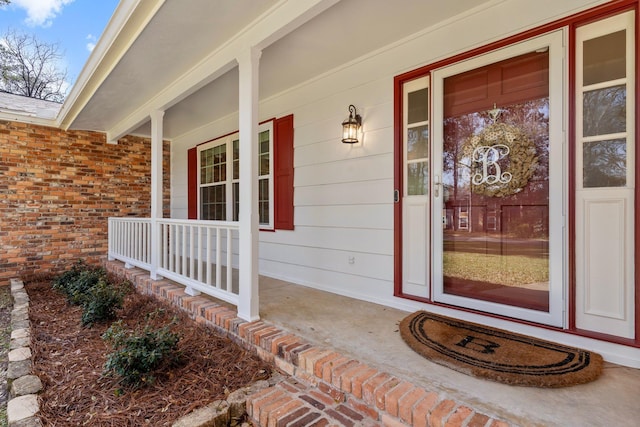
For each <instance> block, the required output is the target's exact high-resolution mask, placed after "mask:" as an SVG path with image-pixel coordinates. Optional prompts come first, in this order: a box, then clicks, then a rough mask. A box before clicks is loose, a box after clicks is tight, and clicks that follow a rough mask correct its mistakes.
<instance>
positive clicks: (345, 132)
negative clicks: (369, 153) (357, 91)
mask: <svg viewBox="0 0 640 427" xmlns="http://www.w3.org/2000/svg"><path fill="white" fill-rule="evenodd" d="M360 126H362V117H360V114H358V113H356V107H354V106H353V105H349V118H348V119H346V120H345V121H344V122H342V142H344V143H345V144H356V143H357V142H358V130H360Z"/></svg>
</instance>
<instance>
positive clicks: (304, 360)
mask: <svg viewBox="0 0 640 427" xmlns="http://www.w3.org/2000/svg"><path fill="white" fill-rule="evenodd" d="M327 353H329V350H327V349H323V348H318V347H311V348H310V349H308V350H305V351H303V352H301V353H300V354H299V355H298V367H300V368H302V369H304V370H305V371H307V372H308V373H310V374H313V366H314V365H315V363H316V361H317V360H318V359H320V358H322V357H324V355H325V354H327Z"/></svg>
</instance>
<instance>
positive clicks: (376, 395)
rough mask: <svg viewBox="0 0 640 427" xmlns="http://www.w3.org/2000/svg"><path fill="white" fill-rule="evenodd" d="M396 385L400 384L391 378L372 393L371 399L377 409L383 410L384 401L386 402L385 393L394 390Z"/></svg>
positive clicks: (397, 380)
mask: <svg viewBox="0 0 640 427" xmlns="http://www.w3.org/2000/svg"><path fill="white" fill-rule="evenodd" d="M398 384H400V380H399V379H397V378H391V379H390V380H389V381H387V382H385V383H384V384H382V385H380V386H379V387H378V388H377V389H376V390H375V391H374V392H373V399H374V401H375V404H376V406H377V407H378V409H382V410H384V409H385V406H386V401H387V393H389V392H390V391H391V390H392V389H394V388H395V387H396V386H397V385H398Z"/></svg>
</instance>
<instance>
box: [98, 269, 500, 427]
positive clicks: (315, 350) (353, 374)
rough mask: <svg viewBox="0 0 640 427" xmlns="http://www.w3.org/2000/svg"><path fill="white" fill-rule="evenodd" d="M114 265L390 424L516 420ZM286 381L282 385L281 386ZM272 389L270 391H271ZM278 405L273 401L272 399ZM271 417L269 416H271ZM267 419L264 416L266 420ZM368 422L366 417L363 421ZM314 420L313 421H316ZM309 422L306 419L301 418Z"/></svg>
mask: <svg viewBox="0 0 640 427" xmlns="http://www.w3.org/2000/svg"><path fill="white" fill-rule="evenodd" d="M105 267H106V268H107V270H108V271H110V272H112V273H114V274H116V275H119V276H121V277H124V278H126V279H128V280H130V281H131V282H132V283H133V284H134V285H135V287H136V288H137V289H138V291H139V292H141V293H145V294H149V295H153V296H156V297H157V298H159V299H164V300H166V301H168V302H170V303H172V304H173V305H175V306H177V307H179V308H181V309H182V310H184V311H186V312H187V313H188V314H189V315H190V317H191V318H192V319H194V320H195V321H196V322H198V323H204V324H207V325H209V326H211V327H213V328H214V329H216V330H217V331H218V332H219V333H221V334H222V335H224V336H227V337H229V338H230V339H231V340H233V341H234V342H236V343H237V344H239V345H240V346H242V347H244V348H246V349H248V350H250V351H253V352H255V353H256V354H257V355H258V356H259V357H260V358H261V359H263V360H264V361H266V362H268V363H271V364H272V365H274V366H275V367H276V368H277V369H279V370H280V371H282V372H284V373H286V374H288V375H289V376H291V377H293V378H295V379H296V381H299V382H301V383H303V384H307V385H308V386H309V387H313V389H315V390H317V391H318V392H320V393H322V394H325V395H328V396H329V397H330V398H331V399H333V400H335V401H336V403H343V404H344V405H345V406H346V407H349V408H351V409H352V410H354V411H355V412H356V413H360V414H362V415H364V416H366V417H368V418H367V419H371V420H373V421H374V422H375V423H376V424H375V425H386V426H413V427H426V426H444V425H446V426H447V427H507V426H509V425H510V424H509V423H508V422H506V421H504V420H501V419H498V418H496V417H494V416H491V415H489V414H485V413H482V412H479V411H476V410H474V409H473V408H472V407H471V406H470V405H466V404H464V403H462V402H458V401H456V400H452V399H450V398H448V396H446V395H445V394H444V393H442V392H439V391H436V390H428V389H426V388H422V387H420V386H416V385H414V384H412V383H410V382H408V381H404V380H402V379H399V378H397V377H395V376H393V375H390V374H388V373H385V372H382V371H379V370H377V369H376V368H373V367H370V366H368V365H366V364H364V363H362V362H360V361H358V360H355V359H352V358H350V357H349V356H347V355H343V354H340V353H338V352H336V351H335V350H333V349H331V348H323V347H319V346H315V345H312V344H310V343H309V342H307V341H305V340H304V339H302V338H300V337H298V336H297V335H295V334H292V333H290V332H288V331H286V330H284V329H281V328H278V327H275V326H273V325H271V324H269V323H268V322H265V321H263V320H258V321H255V322H247V321H245V320H243V319H240V318H239V317H238V315H237V312H236V310H234V309H232V308H229V307H228V306H226V305H223V304H222V303H217V302H215V301H214V300H213V299H212V298H211V297H207V296H204V295H198V296H191V295H188V294H186V293H185V290H184V287H183V286H182V285H179V284H177V283H175V282H172V281H170V280H166V279H161V280H152V279H151V278H150V277H149V273H148V272H147V271H145V270H142V269H140V268H125V266H124V263H122V262H120V261H105ZM281 388H282V386H278V389H281ZM265 392H266V391H265ZM253 402H254V398H253V397H250V399H249V401H248V402H247V406H248V408H247V412H249V413H250V414H251V413H253V412H252V411H253V409H254V408H253V406H250V405H253ZM263 403H264V404H266V401H265V402H263ZM271 406H273V405H271ZM257 409H259V411H258V418H257V419H256V418H255V417H254V416H253V415H252V418H254V421H255V422H256V423H257V424H258V425H260V426H262V427H270V426H271V425H275V426H277V425H286V424H282V423H279V424H278V423H269V421H267V424H263V423H262V422H261V420H260V416H261V414H262V412H265V413H269V412H270V411H271V410H276V409H278V408H270V409H269V410H267V409H266V407H265V408H263V407H262V406H258V407H257ZM267 419H269V418H268V416H267ZM262 421H264V420H262ZM363 422H364V421H363ZM313 424H314V423H313V422H311V423H310V424H309V425H313ZM296 425H304V424H296ZM337 425H342V424H337Z"/></svg>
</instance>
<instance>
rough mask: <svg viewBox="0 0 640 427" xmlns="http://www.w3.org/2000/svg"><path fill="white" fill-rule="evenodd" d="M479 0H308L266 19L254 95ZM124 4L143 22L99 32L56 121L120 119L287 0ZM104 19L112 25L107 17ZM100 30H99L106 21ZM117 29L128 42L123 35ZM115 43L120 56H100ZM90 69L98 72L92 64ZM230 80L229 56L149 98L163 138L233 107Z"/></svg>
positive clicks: (103, 127) (102, 123)
mask: <svg viewBox="0 0 640 427" xmlns="http://www.w3.org/2000/svg"><path fill="white" fill-rule="evenodd" d="M296 1H301V0H296ZM487 1H494V0H487ZM485 2H486V1H483V2H479V1H478V0H458V1H455V2H454V1H450V2H449V1H448V2H444V1H441V0H394V1H388V0H341V1H337V2H336V0H325V1H313V0H308V1H307V3H309V6H308V7H309V11H310V13H309V15H310V16H313V17H311V19H310V20H308V21H306V22H304V23H302V21H304V19H303V20H299V21H298V23H297V24H296V25H298V26H297V27H296V25H290V23H289V24H288V23H282V25H281V26H280V27H274V28H272V38H273V40H268V41H267V43H266V47H264V49H263V54H262V57H261V60H260V98H261V99H263V98H265V97H269V96H271V95H274V94H276V93H279V92H280V91H283V90H285V89H286V88H288V87H291V86H293V85H296V84H299V83H302V82H304V81H306V80H308V79H311V78H313V77H314V76H317V75H319V74H322V73H324V72H326V71H329V70H331V69H333V68H335V67H338V66H339V65H341V64H344V63H346V62H349V61H351V60H353V59H355V58H358V57H360V56H362V55H365V54H367V53H369V52H372V51H375V50H376V49H380V48H382V47H384V46H387V45H389V44H391V43H393V42H395V41H397V40H400V39H402V38H404V37H407V36H409V35H411V34H413V33H416V32H418V31H420V30H423V29H426V28H429V27H431V26H433V25H437V24H438V23H441V22H443V21H446V20H447V19H451V18H452V17H454V16H456V15H458V14H460V13H462V12H464V11H465V10H467V9H470V8H474V7H478V6H479V5H480V4H481V3H485ZM127 3H129V7H130V10H129V11H130V14H129V15H127V17H126V20H125V21H126V22H129V21H131V22H133V20H134V19H136V17H137V15H136V12H138V11H139V10H140V9H141V8H142V7H143V6H142V5H145V6H146V7H147V9H146V10H142V12H140V13H138V15H140V14H145V13H146V19H145V17H143V18H140V17H139V16H138V17H137V19H139V22H141V24H138V25H144V29H143V30H142V31H141V32H139V33H136V32H135V31H131V32H130V34H129V35H127V34H124V32H121V33H120V34H116V35H115V36H113V40H106V42H107V45H108V46H110V47H109V48H106V49H105V52H103V53H104V55H103V56H102V59H101V60H99V61H96V62H95V64H91V58H90V61H89V65H88V66H87V67H85V68H86V69H85V70H83V75H81V76H80V79H79V80H82V79H83V77H84V83H85V84H84V86H83V87H82V88H74V89H77V90H76V93H75V94H74V93H73V92H72V95H74V96H73V97H72V99H70V100H69V101H68V102H69V104H70V105H66V106H65V108H63V117H61V118H60V120H61V123H62V126H63V127H65V128H71V129H86V130H96V131H103V132H109V131H111V130H113V129H114V128H118V126H120V127H121V126H122V125H121V124H122V123H125V122H127V120H128V118H130V117H133V116H135V114H136V113H138V114H139V109H140V107H141V106H143V105H145V104H146V105H150V104H149V103H150V102H151V103H153V102H152V101H151V100H153V98H154V96H156V95H157V94H158V93H159V92H160V91H162V90H163V89H164V88H166V87H168V86H170V85H171V84H172V83H174V82H176V81H179V80H180V79H181V78H184V76H185V75H186V74H187V73H188V72H189V71H190V70H193V69H194V68H196V67H197V66H198V63H199V62H201V61H202V59H203V58H205V57H207V56H208V55H211V54H212V53H213V52H216V51H219V50H221V49H223V48H224V47H225V45H227V44H228V43H229V42H230V41H231V40H232V39H234V38H236V37H237V36H239V35H241V34H243V33H244V32H246V31H248V29H249V28H250V27H252V26H253V25H255V24H256V23H257V22H259V21H260V20H262V19H266V18H268V16H269V15H270V14H273V13H276V11H277V10H278V9H279V8H284V7H286V6H289V5H287V3H289V2H288V1H286V0H261V1H255V0H234V1H227V0H189V1H176V0H165V1H163V0H155V4H156V7H155V9H154V8H149V6H148V5H149V2H148V1H146V2H133V3H135V4H133V3H132V2H127V1H126V0H125V1H123V2H122V3H121V5H120V7H121V8H122V7H123V6H126V4H127ZM334 3H335V4H334ZM123 4H124V5H123ZM318 10H320V11H319V12H318ZM117 13H118V11H116V14H117ZM147 21H148V22H147ZM126 22H125V24H126ZM145 22H146V24H144V23H145ZM121 24H122V23H121ZM300 24H302V25H300ZM109 25H110V26H115V23H114V20H112V22H110V24H109ZM105 34H107V35H108V34H109V27H107V30H105ZM103 37H104V36H103ZM127 37H128V38H129V40H128V43H127V40H123V38H127ZM123 45H124V46H128V47H124V48H123V47H122V46H123ZM117 46H120V47H119V49H120V52H121V55H110V54H111V53H113V52H112V51H114V50H115V49H116V48H117ZM114 56H115V57H116V58H115V59H114ZM118 57H119V58H118ZM101 67H102V68H101ZM100 69H102V70H103V71H102V74H100V73H97V72H95V71H96V70H100ZM104 70H107V71H104ZM100 76H102V77H100ZM237 87H238V72H237V66H236V65H235V64H234V63H229V64H226V65H225V66H224V67H221V68H219V69H218V70H211V74H210V76H208V77H207V78H205V79H204V80H200V81H194V82H192V83H191V84H190V85H188V87H187V89H185V90H183V91H182V92H180V93H178V94H175V96H174V97H173V98H172V99H171V100H169V102H168V103H166V104H165V105H161V106H160V105H159V106H155V107H156V108H162V109H165V110H166V112H165V116H164V137H165V138H167V139H173V138H176V137H178V136H180V135H182V134H184V133H186V132H188V131H190V130H192V129H194V128H197V127H200V126H202V125H204V124H206V123H208V122H211V121H213V120H215V119H217V118H220V117H223V116H225V115H228V114H230V113H233V112H234V111H237V109H238V96H237V93H238V89H237ZM70 98H71V97H70ZM136 110H138V111H137V112H136ZM127 132H129V133H135V134H139V135H147V136H148V135H150V127H149V124H148V123H145V120H141V121H140V122H136V123H135V126H133V127H132V128H131V129H128V130H127Z"/></svg>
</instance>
